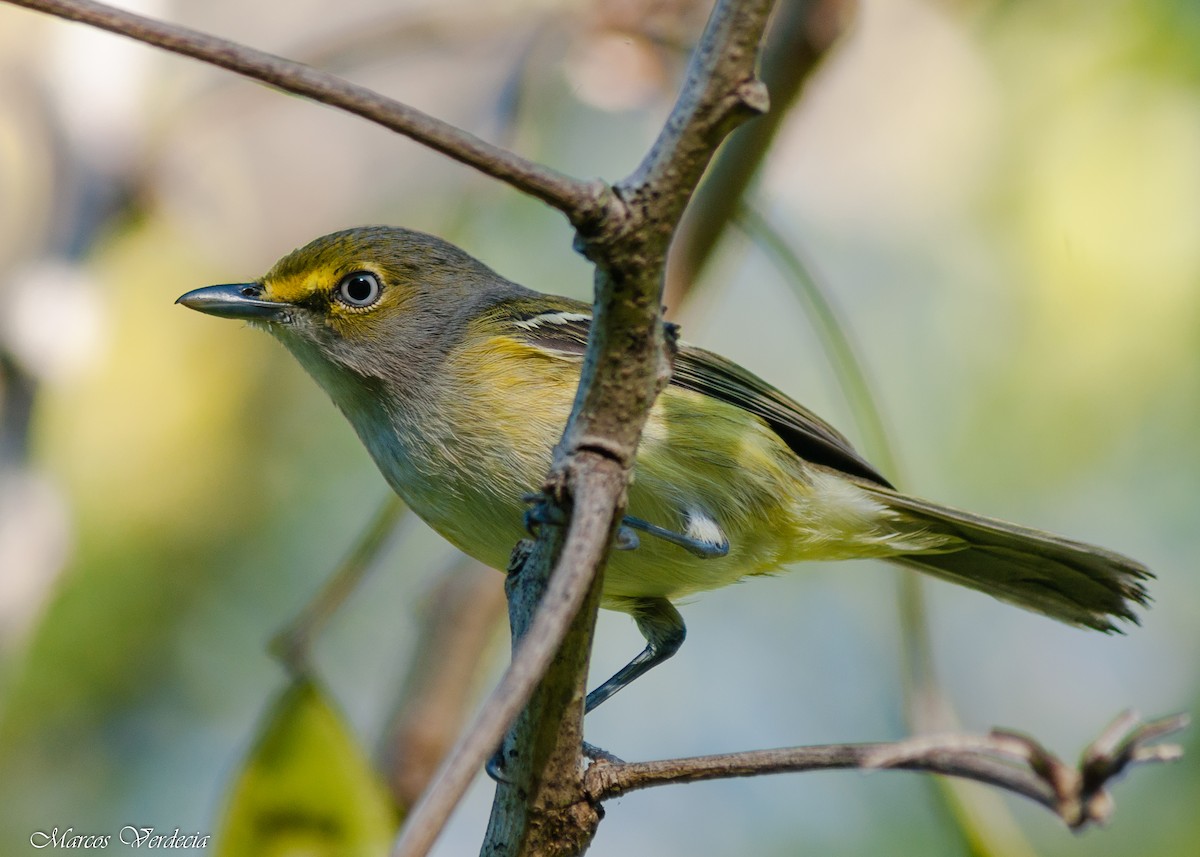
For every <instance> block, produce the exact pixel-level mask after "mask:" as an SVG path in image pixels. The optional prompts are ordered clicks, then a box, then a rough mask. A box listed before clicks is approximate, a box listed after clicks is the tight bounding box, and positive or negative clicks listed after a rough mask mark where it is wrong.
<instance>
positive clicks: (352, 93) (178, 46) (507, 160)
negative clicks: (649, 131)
mask: <svg viewBox="0 0 1200 857" xmlns="http://www.w3.org/2000/svg"><path fill="white" fill-rule="evenodd" d="M3 2H7V3H11V4H12V5H14V6H24V7H26V8H28V9H34V10H36V11H39V12H45V13H47V14H50V15H56V16H58V17H60V18H66V19H67V20H70V21H78V22H80V23H83V24H90V25H91V26H93V27H99V28H100V29H102V30H108V31H109V32H111V33H116V34H118V35H121V36H127V37H128V38H131V39H135V40H137V41H140V42H145V43H146V44H148V45H154V46H155V47H158V48H162V49H163V50H167V51H171V52H173V53H177V54H181V55H183V56H186V57H191V58H192V59H197V60H200V61H202V62H206V63H209V64H210V65H215V66H219V67H221V68H224V69H228V70H229V71H232V72H236V73H237V74H240V75H242V76H244V77H248V78H250V79H251V80H255V81H258V82H259V83H266V84H270V85H271V86H275V87H278V88H279V89H282V90H285V91H286V92H290V93H292V94H294V95H302V96H304V97H305V98H311V99H313V100H314V101H319V102H321V103H322V104H327V105H329V106H330V107H336V108H338V109H340V110H344V111H346V112H348V113H353V114H354V115H356V116H360V117H362V118H364V119H367V120H369V121H371V122H374V123H376V124H378V125H382V126H383V127H384V128H388V129H390V130H392V131H395V132H397V133H399V134H403V135H404V136H406V137H409V138H411V139H412V140H415V141H416V142H418V143H421V144H423V145H425V146H428V147H429V148H431V149H433V150H435V151H437V152H441V153H442V154H443V155H446V156H447V157H450V158H453V159H454V160H456V161H460V162H461V163H464V164H467V165H468V166H471V167H474V168H475V169H477V170H479V171H480V172H482V173H485V174H487V175H489V176H492V177H493V178H496V179H499V180H500V181H503V182H506V183H507V184H509V185H512V186H513V187H515V188H517V189H518V190H520V191H523V192H525V193H528V194H530V195H531V196H534V197H536V198H538V199H540V200H542V201H543V202H545V203H547V204H548V205H551V206H553V207H554V208H557V209H558V210H559V211H562V212H563V213H564V214H566V215H567V217H568V218H569V219H570V220H571V222H572V223H574V224H575V225H576V226H579V225H580V224H585V223H590V222H591V221H592V220H594V219H595V218H596V217H597V216H598V215H599V212H600V210H601V209H602V208H603V207H604V205H605V201H606V200H607V188H606V187H605V185H604V184H603V183H602V182H598V181H593V182H585V181H580V180H579V179H575V178H572V177H570V176H567V175H564V174H563V173H560V172H557V171H555V170H553V169H550V168H549V167H545V166H542V165H541V164H537V163H534V162H533V161H529V160H527V159H525V158H522V157H520V156H519V155H516V154H513V153H512V152H509V151H507V150H505V149H502V148H500V147H499V146H495V145H492V144H491V143H488V142H486V141H484V140H481V139H479V138H478V137H476V136H474V135H473V134H470V133H468V132H466V131H463V130H461V129H459V128H456V127H455V126H453V125H451V124H449V123H448V122H444V121H442V120H441V119H437V118H435V117H433V116H430V115H429V114H427V113H423V112H422V111H420V110H417V109H416V108H414V107H410V106H408V105H407V104H404V103H402V102H399V101H396V100H395V99H392V98H388V97H386V96H384V95H380V94H379V93H377V92H375V91H373V90H371V89H368V88H367V87H365V86H359V85H358V84H355V83H351V82H349V81H347V80H344V79H342V78H340V77H338V76H337V75H334V74H329V73H328V72H323V71H320V70H318V69H315V68H312V67H311V66H307V65H304V64H302V63H298V62H294V61H292V60H288V59H284V58H283V57H278V56H275V55H274V54H270V53H267V52H266V51H260V50H256V49H255V48H251V47H247V46H246V45H242V44H238V43H237V42H233V41H230V40H228V39H222V38H218V37H217V36H211V35H208V34H207V33H201V32H198V31H196V30H192V29H189V28H187V27H181V26H179V25H177V24H169V23H166V22H163V21H158V20H155V19H153V18H148V17H146V16H144V15H137V14H134V13H133V12H126V11H124V10H122V9H114V8H113V7H111V6H106V5H104V4H103V3H95V2H92V0H3Z"/></svg>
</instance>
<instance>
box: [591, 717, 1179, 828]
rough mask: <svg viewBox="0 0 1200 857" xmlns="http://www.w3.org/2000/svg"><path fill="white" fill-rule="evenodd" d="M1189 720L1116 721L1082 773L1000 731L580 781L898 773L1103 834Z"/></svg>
mask: <svg viewBox="0 0 1200 857" xmlns="http://www.w3.org/2000/svg"><path fill="white" fill-rule="evenodd" d="M1187 725H1188V717H1187V715H1184V714H1176V715H1173V716H1170V717H1164V718H1161V719H1159V720H1153V721H1151V722H1149V723H1142V722H1141V721H1140V719H1139V718H1138V716H1137V715H1136V714H1135V713H1133V712H1125V713H1123V714H1121V715H1120V716H1119V717H1117V718H1116V719H1115V720H1114V721H1113V722H1112V724H1110V725H1109V726H1108V728H1106V729H1105V730H1104V731H1103V732H1102V733H1101V734H1100V736H1099V737H1098V738H1096V740H1095V741H1093V742H1092V744H1091V745H1089V746H1088V748H1087V749H1086V750H1084V752H1083V756H1082V758H1081V760H1080V762H1079V764H1078V765H1076V766H1071V765H1068V764H1066V763H1065V762H1063V761H1061V760H1060V759H1059V758H1058V757H1056V756H1054V755H1053V754H1051V753H1050V752H1049V751H1048V750H1046V749H1045V748H1044V747H1043V746H1042V745H1041V744H1040V743H1038V742H1037V741H1036V740H1034V739H1033V738H1031V737H1029V736H1027V735H1022V734H1019V733H1016V732H1010V731H1007V730H1000V729H996V730H993V731H992V732H991V733H990V734H988V735H982V736H980V735H931V736H928V737H919V738H909V739H905V740H902V741H896V742H892V743H875V744H829V745H823V746H813V747H786V748H782V749H778V750H756V751H751V752H745V753H726V754H722V755H715V756H697V757H693V758H688V759H669V760H664V761H655V762H620V763H614V762H607V761H601V762H597V763H595V764H593V765H592V766H591V767H589V768H588V770H587V773H586V774H585V775H584V783H585V789H586V791H587V793H588V795H589V796H590V797H591V798H592V799H593V800H594V801H596V802H601V801H605V800H608V799H609V798H613V797H617V796H619V795H622V794H625V793H626V792H630V791H635V790H637V789H644V788H650V787H653V786H662V785H669V784H672V783H683V782H695V781H698V780H715V779H727V778H729V777H750V776H760V775H762V774H780V773H794V772H799V771H813V770H830V769H854V770H875V769H881V768H895V769H898V770H905V771H924V772H926V773H934V774H944V775H947V776H953V777H963V778H965V779H970V780H976V781H978V782H981V783H986V784H988V785H991V786H996V787H998V788H1002V789H1005V790H1007V791H1010V792H1013V793H1014V794H1018V795H1021V796H1022V797H1026V798H1028V799H1030V800H1032V801H1035V802H1036V803H1040V804H1041V805H1042V806H1044V807H1046V808H1047V809H1049V810H1050V811H1052V812H1053V813H1054V814H1055V815H1057V816H1058V817H1059V818H1061V819H1062V820H1063V821H1064V822H1065V823H1066V824H1067V825H1068V826H1069V827H1071V828H1072V829H1076V830H1078V829H1080V828H1082V827H1084V826H1086V825H1087V824H1090V823H1096V824H1104V823H1105V822H1107V821H1108V819H1109V817H1110V816H1111V815H1112V811H1113V801H1112V797H1111V796H1110V795H1109V793H1108V791H1107V787H1108V786H1109V785H1110V784H1111V783H1112V782H1113V781H1114V780H1115V779H1116V778H1117V777H1118V776H1120V775H1121V774H1122V773H1124V771H1125V770H1127V769H1128V767H1129V766H1130V765H1134V764H1139V763H1143V762H1166V761H1173V760H1175V759H1178V758H1179V757H1180V756H1181V755H1182V753H1183V750H1182V748H1181V747H1179V746H1178V745H1174V744H1156V743H1153V742H1155V741H1158V740H1159V739H1161V738H1165V737H1166V736H1168V735H1171V734H1174V733H1176V732H1179V731H1180V730H1182V729H1183V728H1185V727H1186V726H1187Z"/></svg>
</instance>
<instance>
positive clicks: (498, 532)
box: [439, 336, 898, 605]
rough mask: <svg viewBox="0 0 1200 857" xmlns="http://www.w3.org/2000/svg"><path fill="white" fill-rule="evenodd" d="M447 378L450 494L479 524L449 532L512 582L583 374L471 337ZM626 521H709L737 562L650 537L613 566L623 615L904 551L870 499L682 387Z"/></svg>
mask: <svg viewBox="0 0 1200 857" xmlns="http://www.w3.org/2000/svg"><path fill="white" fill-rule="evenodd" d="M447 370H448V371H447V373H446V374H447V376H448V377H451V378H456V379H459V384H456V385H455V386H454V387H453V388H450V389H448V390H447V394H446V395H445V396H444V398H443V406H444V407H445V408H447V409H448V411H449V413H448V416H449V417H450V418H451V419H450V421H451V422H452V423H453V424H454V425H455V426H457V430H456V432H455V437H454V439H453V441H452V443H453V444H455V445H457V444H461V445H462V450H461V452H460V451H456V450H453V449H451V450H449V451H448V452H449V455H448V458H449V460H451V461H453V462H460V463H461V464H462V465H463V467H453V468H450V470H449V473H448V476H449V484H446V485H443V486H441V488H442V490H449V491H451V492H453V493H454V494H455V495H456V496H458V497H459V498H460V499H461V500H462V501H463V502H464V503H465V504H466V505H467V506H468V507H469V509H470V512H469V514H456V515H455V516H454V518H455V520H453V521H451V520H447V521H446V522H444V523H443V524H442V525H441V526H439V529H441V530H442V531H443V534H445V535H446V536H447V537H448V538H449V539H450V540H451V541H452V542H453V543H454V544H456V545H457V546H458V547H459V548H460V549H462V550H463V551H465V552H466V553H468V554H470V555H472V556H475V557H477V558H479V559H481V560H482V561H484V562H486V563H488V564H490V565H493V566H496V567H501V568H503V567H504V565H505V563H506V560H507V551H508V550H509V549H510V548H511V546H512V545H513V544H514V543H515V542H516V540H517V539H518V538H520V537H521V527H520V525H521V513H522V511H523V510H524V508H525V507H524V505H523V503H522V502H521V496H522V495H524V494H527V493H529V492H530V491H533V490H535V489H536V488H537V486H538V485H539V484H540V482H541V479H542V477H543V476H544V475H545V473H546V470H547V468H548V467H549V464H550V454H551V451H550V447H551V443H547V442H540V443H533V442H531V441H530V439H531V438H542V439H544V440H545V439H549V438H554V439H557V438H558V436H559V434H560V433H561V431H562V427H563V425H564V424H565V423H566V419H567V415H568V413H569V412H570V408H571V403H572V401H573V398H574V391H575V386H576V384H577V383H578V379H579V361H578V360H577V359H572V358H568V357H564V356H562V355H560V354H557V353H554V352H550V351H547V350H544V349H541V348H538V347H536V346H534V345H531V344H529V343H526V342H523V341H519V340H517V339H514V338H512V337H509V336H487V337H473V336H469V337H467V338H466V342H465V344H463V345H461V346H460V347H459V348H457V349H456V350H455V351H454V352H452V354H451V355H450V356H449V365H448V366H447ZM838 489H841V496H838ZM830 498H832V499H833V500H834V502H832V503H829V502H828V500H829V499H830ZM627 511H628V513H629V514H631V515H634V516H636V517H638V518H641V519H643V520H645V521H648V522H650V523H652V524H655V525H658V526H660V527H664V528H666V529H669V530H672V531H674V532H679V533H687V532H688V531H689V523H690V520H691V519H694V518H695V517H697V516H700V517H703V518H704V519H707V520H710V521H712V522H713V523H715V525H716V526H717V527H718V528H719V530H720V532H721V533H722V534H723V535H724V536H725V538H727V539H728V541H729V543H730V550H729V553H728V554H727V555H726V556H724V557H719V558H707V559H705V558H701V557H698V556H695V555H694V554H692V553H690V552H688V551H687V550H685V549H683V548H681V547H679V546H678V545H674V544H670V543H668V542H665V541H662V540H660V539H657V538H654V537H651V536H642V537H641V538H640V546H639V547H638V548H637V549H636V550H633V551H614V552H613V554H612V555H611V557H610V559H609V564H608V570H607V571H606V573H605V574H606V576H605V587H604V595H605V600H606V603H609V604H610V605H611V604H613V603H616V602H619V600H620V599H629V598H654V597H664V598H669V599H675V598H679V597H681V596H685V595H688V594H691V593H695V592H700V591H704V590H708V589H714V588H717V587H721V586H725V585H727V584H729V583H732V582H734V581H736V580H739V579H740V578H742V577H745V576H747V575H751V574H758V573H763V572H769V571H774V570H777V569H778V567H779V566H780V565H781V564H783V563H787V562H793V561H798V560H802V559H840V558H843V557H846V556H866V555H879V556H884V555H890V554H894V553H896V552H897V548H898V546H897V545H896V544H895V542H896V541H897V539H898V534H897V533H895V531H894V530H892V528H890V527H880V526H879V525H878V524H876V523H875V522H874V521H873V520H872V519H874V518H875V517H877V516H879V515H881V514H884V510H883V508H882V506H880V505H879V504H878V503H875V502H873V501H871V500H870V499H869V498H868V497H867V495H866V494H865V492H862V491H860V490H859V489H857V488H856V487H855V486H853V485H851V484H850V483H847V482H845V481H844V480H842V479H839V478H837V477H834V476H832V475H826V474H825V473H823V472H822V471H821V470H820V469H818V468H815V467H811V466H806V465H805V464H804V463H803V462H802V461H801V460H800V459H799V458H797V456H796V455H795V454H794V453H793V452H792V451H791V450H790V449H789V448H788V447H787V446H786V445H785V444H784V443H783V442H782V441H781V440H780V438H779V436H778V435H777V434H775V432H773V431H772V430H771V429H770V428H769V427H768V426H767V425H766V423H764V422H763V421H762V420H761V419H759V418H758V417H756V416H754V415H753V414H750V413H748V412H746V411H744V410H742V409H741V408H738V407H735V406H733V405H730V404H727V403H725V402H720V401H715V400H713V399H710V398H708V397H706V396H703V395H701V394H700V393H696V392H692V391H690V390H684V389H681V388H679V387H674V386H672V387H669V388H668V389H667V390H666V391H664V392H663V394H662V395H661V396H660V397H659V399H658V401H657V402H656V404H655V406H654V408H653V410H652V411H651V413H650V417H649V420H648V421H647V424H646V428H645V431H644V432H643V435H642V442H641V446H640V447H639V450H638V457H637V465H636V468H635V470H634V475H633V483H632V484H631V486H630V489H629V503H628V510H627ZM464 523H465V524H466V526H463V524H464ZM884 533H886V534H887V535H888V536H890V538H888V537H884V536H883V534H884Z"/></svg>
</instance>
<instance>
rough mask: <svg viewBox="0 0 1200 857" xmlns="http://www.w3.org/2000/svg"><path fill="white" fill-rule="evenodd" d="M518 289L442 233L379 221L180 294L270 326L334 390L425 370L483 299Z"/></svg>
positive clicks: (186, 300) (212, 310)
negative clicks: (250, 274)
mask: <svg viewBox="0 0 1200 857" xmlns="http://www.w3.org/2000/svg"><path fill="white" fill-rule="evenodd" d="M514 290H516V291H520V290H521V289H520V287H519V286H516V285H514V284H512V283H510V282H508V281H507V280H505V279H504V278H502V277H500V276H499V275H498V274H496V273H495V272H494V271H492V270H491V269H490V268H488V267H487V266H485V265H484V264H483V263H481V262H479V261H478V260H476V259H475V258H473V257H472V256H470V255H468V254H467V253H466V252H464V251H462V250H460V249H458V248H457V247H455V246H454V245H452V244H449V243H447V242H446V241H443V240H441V239H440V238H436V237H434V236H432V235H426V234H424V233H421V232H414V231H412V230H408V229H401V228H398V227H390V226H371V227H359V228H355V229H347V230H344V231H341V232H334V233H332V234H330V235H326V236H324V237H321V238H318V239H316V240H315V241H313V242H311V243H310V244H307V245H305V246H304V247H301V248H300V249H298V250H294V251H293V252H291V253H289V254H288V255H287V256H284V257H283V258H282V259H280V260H279V261H278V262H277V263H276V264H275V266H274V267H273V268H271V270H270V271H269V272H268V273H267V274H266V275H265V276H263V277H262V278H260V279H258V280H255V281H253V282H249V283H235V284H229V285H220V286H208V287H206V288H202V289H195V290H194V291H190V292H188V293H187V294H185V295H183V296H181V297H180V298H179V300H178V301H177V302H178V303H181V304H183V305H184V306H186V307H190V308H191V309H194V310H198V311H200V312H204V313H208V314H210V315H216V316H221V317H224V318H239V319H243V320H245V321H248V322H250V323H252V324H254V325H256V326H259V327H263V328H265V329H266V330H268V331H269V332H270V333H272V334H273V335H275V336H276V337H277V338H278V339H279V340H280V341H282V342H283V344H284V345H285V346H287V348H288V350H289V351H291V352H292V353H293V354H294V355H295V356H296V358H297V359H299V360H300V362H301V363H302V364H304V366H305V368H306V369H308V371H309V372H310V373H312V374H313V376H314V377H316V378H317V380H318V381H319V382H321V384H322V386H325V387H326V388H327V389H329V390H330V392H331V393H334V392H335V389H333V387H336V386H337V385H338V383H339V381H345V380H347V379H348V378H349V377H355V376H356V377H357V378H361V379H381V380H383V381H385V382H387V383H389V384H390V385H401V386H407V385H408V384H410V383H412V382H419V381H420V380H422V379H425V380H427V379H428V377H427V376H429V375H430V374H431V373H433V372H436V370H437V368H438V366H439V365H440V363H441V360H442V358H443V357H444V356H445V354H446V353H447V351H448V350H449V349H450V348H451V347H453V345H454V344H455V342H456V341H457V340H458V338H459V337H461V335H462V333H463V331H464V329H465V328H466V325H467V323H468V322H469V320H470V319H471V318H473V317H474V316H475V315H476V314H477V313H478V312H479V311H480V309H481V307H483V306H485V305H486V304H488V303H490V302H492V301H495V300H496V299H497V298H498V297H502V296H505V295H507V294H511V293H512V292H513V291H514ZM335 398H337V396H336V395H335Z"/></svg>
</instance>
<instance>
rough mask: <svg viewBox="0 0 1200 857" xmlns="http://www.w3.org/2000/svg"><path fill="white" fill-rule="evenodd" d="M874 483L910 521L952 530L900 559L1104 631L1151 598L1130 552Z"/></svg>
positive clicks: (1144, 573) (1144, 572)
mask: <svg viewBox="0 0 1200 857" xmlns="http://www.w3.org/2000/svg"><path fill="white" fill-rule="evenodd" d="M871 490H872V493H873V494H874V496H875V499H876V500H879V501H880V502H882V503H884V504H885V505H886V506H887V507H888V508H889V509H892V510H893V511H895V512H897V513H899V514H898V518H899V520H902V521H904V522H905V526H906V527H907V526H913V527H914V528H917V529H920V530H921V531H923V532H926V533H936V534H939V535H946V536H951V537H952V538H951V539H950V540H948V543H947V545H946V547H945V548H944V549H942V550H941V551H939V552H936V553H920V554H917V553H914V554H908V555H904V556H898V557H893V560H894V561H896V562H900V563H903V564H904V565H908V566H912V567H915V568H918V569H920V570H921V571H924V572H926V573H927V574H932V575H934V576H935V577H940V578H942V579H944V580H949V581H953V582H954V583H960V584H962V585H964V586H970V587H971V588H972V589H978V590H981V591H983V592H986V593H988V594H989V595H993V596H995V597H996V598H999V599H1001V600H1002V601H1008V602H1010V603H1012V604H1016V605H1018V606H1020V607H1025V608H1027V609H1029V610H1035V611H1037V612H1038V613H1044V614H1045V615H1047V616H1051V617H1053V618H1055V619H1059V620H1061V621H1063V622H1069V623H1071V624H1074V625H1084V626H1086V627H1088V628H1095V629H1097V630H1099V631H1106V632H1109V631H1116V630H1118V628H1117V626H1116V625H1114V624H1113V620H1114V619H1118V618H1119V619H1125V620H1127V621H1130V622H1134V623H1136V622H1137V621H1138V618H1137V615H1136V614H1135V613H1134V611H1133V608H1134V605H1137V606H1142V607H1144V606H1146V604H1147V603H1148V601H1149V596H1148V594H1147V592H1146V588H1145V586H1144V585H1143V583H1142V581H1144V580H1147V579H1148V578H1152V577H1153V576H1154V575H1153V574H1151V573H1150V571H1149V570H1148V569H1147V568H1146V567H1145V566H1143V565H1142V564H1141V563H1138V562H1135V561H1134V560H1132V559H1130V558H1129V557H1125V556H1121V555H1120V554H1117V553H1113V552H1111V551H1107V550H1104V549H1103V548H1098V547H1095V546H1093V545H1088V544H1083V543H1082V542H1075V541H1071V540H1070V539H1065V538H1063V537H1061V536H1056V535H1053V534H1051V533H1044V532H1041V531H1039V530H1033V529H1030V528H1028V527H1019V526H1017V525H1015V524H1009V523H1006V522H1004V521H997V520H994V519H992V518H985V517H982V516H980V515H973V514H971V513H969V512H960V511H958V510H957V509H951V508H948V507H946V506H940V505H938V504H936V503H930V502H929V501H927V500H921V499H919V498H916V497H909V496H906V495H904V494H899V493H896V492H893V491H890V490H887V489H885V488H880V489H871Z"/></svg>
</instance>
